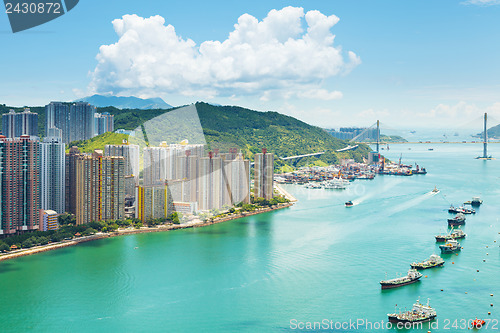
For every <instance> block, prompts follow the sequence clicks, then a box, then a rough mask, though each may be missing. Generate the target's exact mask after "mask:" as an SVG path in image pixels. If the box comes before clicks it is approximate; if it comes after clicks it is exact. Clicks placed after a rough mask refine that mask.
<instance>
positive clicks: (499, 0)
mask: <svg viewBox="0 0 500 333" xmlns="http://www.w3.org/2000/svg"><path fill="white" fill-rule="evenodd" d="M462 4H463V5H479V6H492V5H500V0H467V1H464V2H462Z"/></svg>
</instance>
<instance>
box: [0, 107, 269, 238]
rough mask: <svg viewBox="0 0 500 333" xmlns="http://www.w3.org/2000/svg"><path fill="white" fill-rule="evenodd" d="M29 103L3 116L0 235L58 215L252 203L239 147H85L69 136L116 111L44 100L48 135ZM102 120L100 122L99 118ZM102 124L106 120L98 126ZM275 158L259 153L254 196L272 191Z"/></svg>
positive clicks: (52, 223)
mask: <svg viewBox="0 0 500 333" xmlns="http://www.w3.org/2000/svg"><path fill="white" fill-rule="evenodd" d="M37 121H38V115H37V114H36V113H32V112H30V111H29V110H25V111H24V112H20V113H15V112H10V113H8V114H4V115H3V116H2V125H3V127H2V129H3V131H4V133H5V134H9V135H1V136H0V219H1V221H0V223H1V225H0V235H6V234H14V233H21V232H26V231H30V230H38V229H40V230H51V229H55V228H57V215H59V214H62V213H64V212H68V213H72V214H75V215H76V220H77V224H83V223H89V222H92V221H100V220H114V219H123V218H131V217H136V218H139V219H141V220H142V221H144V222H146V221H147V220H149V219H157V218H166V217H168V216H169V215H170V214H171V213H172V212H174V211H178V212H183V213H194V212H198V211H211V210H214V209H217V210H219V209H222V208H224V207H227V206H233V205H235V204H237V203H240V202H241V203H250V197H251V195H250V191H251V181H250V166H251V164H250V161H249V160H248V159H245V158H244V157H243V155H242V154H241V153H238V150H237V149H236V148H231V149H229V151H228V152H227V153H222V152H220V151H219V150H218V149H214V150H213V151H209V152H205V149H206V147H205V146H204V145H202V144H189V143H188V142H187V141H185V142H181V143H180V144H167V143H166V142H162V143H161V144H160V145H159V146H158V147H150V146H146V147H143V149H141V148H140V147H139V145H135V144H129V143H128V142H126V141H124V142H123V144H121V145H106V147H105V149H104V151H102V150H95V151H94V152H93V153H92V154H88V153H81V152H80V151H79V149H78V148H77V147H71V148H70V149H69V152H68V153H66V152H65V149H66V144H67V143H69V142H72V141H75V140H86V139H89V138H91V137H93V136H94V135H96V134H98V133H99V132H100V131H102V130H110V129H113V124H112V122H113V117H112V115H109V114H106V113H103V114H102V115H100V114H96V113H95V108H94V107H93V106H92V105H89V104H88V103H73V104H68V103H59V102H52V103H50V104H49V105H47V106H46V127H45V137H44V138H43V140H41V141H40V140H39V138H38V136H37V131H38V126H37ZM100 122H101V123H100ZM101 125H102V126H101ZM273 166H274V158H273V155H272V154H268V153H267V152H266V150H265V149H264V150H263V152H262V153H261V154H256V155H255V170H254V176H255V178H254V196H255V197H263V198H266V199H270V198H272V197H273Z"/></svg>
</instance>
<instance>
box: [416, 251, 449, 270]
mask: <svg viewBox="0 0 500 333" xmlns="http://www.w3.org/2000/svg"><path fill="white" fill-rule="evenodd" d="M443 265H444V260H443V258H441V257H440V256H438V255H437V254H433V255H431V256H430V257H429V259H427V260H424V261H421V262H414V263H412V264H411V265H410V266H411V268H414V269H427V268H433V267H439V266H443Z"/></svg>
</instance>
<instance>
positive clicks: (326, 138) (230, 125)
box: [0, 103, 370, 167]
mask: <svg viewBox="0 0 500 333" xmlns="http://www.w3.org/2000/svg"><path fill="white" fill-rule="evenodd" d="M9 109H10V107H7V106H5V105H0V113H4V112H8V110H9ZM31 109H32V111H33V112H37V113H38V114H39V131H40V134H42V133H43V132H44V127H45V126H44V122H45V109H44V108H43V107H35V108H31ZM196 109H197V111H198V115H199V118H200V123H201V125H202V128H203V132H204V134H205V138H206V141H207V143H208V144H209V145H210V147H209V148H210V149H214V148H219V149H221V150H227V148H230V147H237V148H239V149H241V150H242V151H243V152H244V153H245V156H247V157H249V158H252V157H253V155H254V154H255V153H258V152H260V151H261V149H262V148H267V149H268V151H269V152H272V153H274V154H276V155H277V156H279V157H288V156H294V155H302V154H309V153H317V152H325V154H323V155H322V156H321V157H319V158H316V157H308V158H304V159H302V160H300V161H299V162H298V163H296V165H297V166H303V165H311V164H315V165H325V163H326V164H332V163H338V162H339V160H340V159H341V158H353V159H355V160H356V161H362V158H363V157H366V156H367V154H368V151H369V150H370V149H369V147H368V146H366V145H360V146H359V147H358V148H357V149H356V150H354V151H348V152H342V153H337V152H335V150H337V149H341V148H344V147H346V146H347V145H348V142H347V141H344V140H339V139H336V138H334V137H332V136H331V135H330V134H328V133H327V132H326V131H325V130H323V129H321V128H319V127H316V126H311V125H309V124H306V123H304V122H302V121H300V120H298V119H295V118H293V117H290V116H286V115H283V114H280V113H277V112H272V111H268V112H258V111H253V110H249V109H245V108H242V107H237V106H214V105H211V104H207V103H196ZM20 110H21V109H19V108H17V109H16V111H20ZM171 110H174V109H169V110H139V109H131V110H130V109H125V110H120V109H116V108H114V107H105V108H98V109H97V112H101V113H102V112H109V113H111V114H113V115H114V116H115V129H118V128H123V129H127V130H133V129H136V128H138V127H139V126H140V125H141V124H143V123H144V122H146V121H148V120H150V119H153V118H155V117H157V116H159V115H161V114H164V113H165V112H169V111H171ZM124 138H125V135H118V134H115V133H106V134H104V135H100V136H98V137H95V138H93V139H91V140H87V141H81V142H75V143H73V144H74V145H77V146H79V147H80V148H81V149H82V150H83V151H85V152H91V151H92V150H93V149H103V148H104V145H105V144H119V143H121V141H122V140H123V139H124ZM276 160H277V162H276V166H277V167H280V166H283V165H285V164H286V163H285V162H284V161H282V160H280V159H279V158H277V159H276ZM287 163H288V164H291V163H292V164H293V163H294V162H293V161H288V162H287Z"/></svg>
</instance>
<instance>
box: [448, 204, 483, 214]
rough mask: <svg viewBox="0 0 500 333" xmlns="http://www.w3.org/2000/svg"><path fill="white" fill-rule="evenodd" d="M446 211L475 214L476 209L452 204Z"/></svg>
mask: <svg viewBox="0 0 500 333" xmlns="http://www.w3.org/2000/svg"><path fill="white" fill-rule="evenodd" d="M448 213H452V214H458V213H461V214H476V211H475V210H474V209H468V208H465V207H453V205H452V206H450V208H448Z"/></svg>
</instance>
